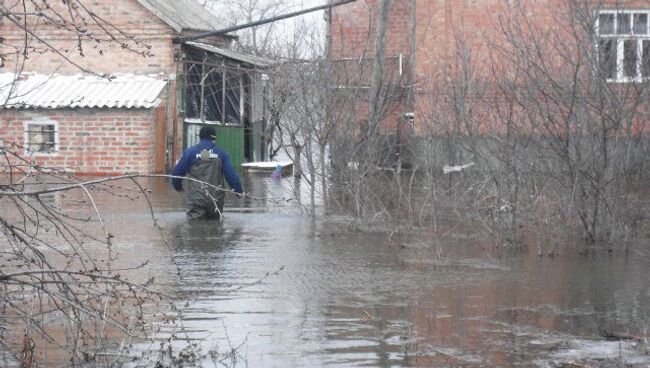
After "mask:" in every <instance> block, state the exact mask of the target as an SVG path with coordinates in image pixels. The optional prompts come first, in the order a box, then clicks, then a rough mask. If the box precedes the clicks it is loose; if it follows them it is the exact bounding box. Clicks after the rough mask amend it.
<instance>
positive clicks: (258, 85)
mask: <svg viewBox="0 0 650 368" xmlns="http://www.w3.org/2000/svg"><path fill="white" fill-rule="evenodd" d="M50 5H51V6H52V7H54V8H56V7H60V6H63V5H61V4H59V3H56V4H55V3H52V4H50ZM16 6H20V7H22V4H21V5H16ZM28 6H32V5H29V4H28ZM90 7H91V9H90V11H91V12H92V14H93V16H96V17H98V18H97V19H100V20H101V22H104V23H101V22H99V23H95V24H91V25H89V30H90V31H91V32H99V29H98V28H100V27H101V26H104V27H106V26H108V25H110V27H112V26H114V27H115V29H117V30H119V31H118V33H117V34H118V38H117V39H116V42H112V43H111V42H103V43H94V42H88V41H86V42H84V44H83V50H82V53H83V55H80V53H79V52H75V51H76V48H77V41H78V40H77V37H76V35H74V34H72V33H71V32H69V31H65V30H61V28H60V27H59V28H56V27H53V26H47V25H40V26H39V27H36V26H35V25H32V26H33V38H31V40H30V42H32V43H33V44H36V45H37V44H38V43H39V41H40V42H48V43H49V44H50V45H52V46H53V47H52V48H53V49H56V50H60V53H62V54H64V55H65V56H66V57H67V58H68V60H65V59H64V58H62V57H61V55H60V54H59V52H53V51H52V50H48V51H47V52H32V53H30V54H29V57H28V58H26V59H25V60H23V59H21V55H20V51H19V47H16V45H20V44H21V42H22V40H23V39H25V32H24V31H23V30H21V29H19V28H18V27H16V26H15V25H14V24H12V22H11V21H8V20H7V19H3V20H4V21H0V37H1V38H2V40H3V42H2V44H1V45H0V46H1V50H2V51H1V53H0V55H1V56H2V63H1V64H0V65H1V67H0V98H1V99H2V102H1V103H0V106H1V108H0V142H4V144H10V143H14V144H16V145H17V146H18V147H21V148H20V151H21V152H24V155H25V157H27V158H29V159H30V160H34V161H35V162H36V163H37V164H38V165H42V166H47V167H55V168H64V169H66V170H69V171H71V172H74V173H77V174H94V175H117V174H122V173H127V172H128V173H130V172H137V173H160V172H165V171H167V170H169V168H170V167H171V166H172V165H173V164H174V162H175V161H176V159H177V157H178V156H179V154H180V152H182V149H183V148H184V145H189V144H191V143H193V142H194V141H195V140H196V139H197V137H196V134H197V130H198V127H200V126H201V125H203V124H214V125H215V126H217V129H218V131H220V134H219V135H220V139H221V142H220V144H221V145H224V146H226V147H225V148H226V149H228V150H229V151H230V152H231V155H232V157H233V161H234V162H235V164H239V163H241V162H242V161H244V160H246V158H247V157H249V158H251V159H253V158H255V159H261V155H262V152H263V149H262V147H261V144H262V143H261V141H260V139H255V138H258V136H259V132H258V131H259V130H261V129H263V126H262V124H263V123H262V121H263V119H262V109H263V107H262V102H263V101H262V100H263V99H262V94H261V93H262V83H263V82H262V69H263V68H264V67H266V66H268V61H266V60H263V59H260V58H256V57H253V56H250V55H242V54H240V53H237V52H234V51H232V50H229V48H228V47H229V45H230V43H231V41H232V40H233V37H231V36H228V35H219V36H211V37H208V38H203V39H201V41H200V42H187V43H185V42H179V38H180V37H182V36H191V35H195V34H200V33H204V32H209V31H215V30H217V29H219V28H223V25H221V24H220V22H219V20H218V19H216V18H215V17H214V16H212V15H211V14H209V13H208V12H207V11H206V10H205V9H203V8H202V7H201V6H200V5H198V3H196V2H195V1H193V0H174V1H166V0H111V1H108V0H96V1H93V3H92V6H90ZM10 10H13V11H17V12H22V11H21V10H20V9H10ZM43 11H47V10H43ZM62 14H66V13H65V12H63V13H62ZM29 19H30V18H29V17H28V18H27V21H28V22H29ZM30 29H32V28H30ZM36 38H38V40H39V41H36V40H35V39H36ZM127 42H131V43H134V42H136V43H135V47H140V49H143V50H145V52H142V53H141V54H138V53H136V52H132V51H130V50H127V48H125V47H122V46H121V45H122V44H124V43H127ZM12 45H13V46H12ZM75 64H76V65H79V66H81V67H82V68H84V69H86V70H90V71H92V72H93V73H96V74H106V75H110V76H111V78H102V77H100V76H98V75H91V74H88V73H83V72H82V71H81V70H80V68H79V67H77V66H75ZM17 71H20V72H19V73H18V72H17Z"/></svg>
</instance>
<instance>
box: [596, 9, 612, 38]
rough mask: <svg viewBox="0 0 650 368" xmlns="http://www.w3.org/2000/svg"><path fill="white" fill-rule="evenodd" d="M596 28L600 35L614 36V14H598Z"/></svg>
mask: <svg viewBox="0 0 650 368" xmlns="http://www.w3.org/2000/svg"><path fill="white" fill-rule="evenodd" d="M598 28H599V32H600V34H601V35H605V34H614V14H613V13H603V14H600V15H599V16H598Z"/></svg>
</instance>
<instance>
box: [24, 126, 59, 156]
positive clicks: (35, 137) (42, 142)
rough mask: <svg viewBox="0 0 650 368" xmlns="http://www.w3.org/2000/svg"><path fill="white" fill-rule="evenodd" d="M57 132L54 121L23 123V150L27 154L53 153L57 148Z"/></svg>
mask: <svg viewBox="0 0 650 368" xmlns="http://www.w3.org/2000/svg"><path fill="white" fill-rule="evenodd" d="M58 138H59V132H58V130H57V125H56V123H54V122H47V123H43V122H28V123H25V151H26V152H27V153H28V154H45V155H49V154H53V153H56V152H57V151H58V150H59V147H58Z"/></svg>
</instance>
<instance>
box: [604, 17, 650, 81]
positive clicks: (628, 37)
mask: <svg viewBox="0 0 650 368" xmlns="http://www.w3.org/2000/svg"><path fill="white" fill-rule="evenodd" d="M603 14H612V15H613V16H614V30H613V33H606V34H601V33H600V16H601V15H603ZM619 14H629V15H630V24H629V27H630V29H629V30H628V31H627V33H624V34H621V33H620V31H619V29H618V18H619V17H618V15H619ZM635 14H645V15H646V33H645V34H635V33H634V15H635ZM595 31H596V49H598V47H599V43H600V41H601V40H613V41H614V42H615V44H616V60H615V68H616V70H615V72H616V78H609V77H608V78H607V79H606V80H607V82H611V83H643V82H645V81H648V80H650V75H646V76H644V75H643V74H642V73H643V67H644V65H643V44H644V42H650V9H600V10H598V11H596V16H595ZM626 41H635V42H636V75H635V76H634V77H629V76H626V75H625V42H626ZM597 55H598V57H600V56H599V53H597ZM646 57H650V56H646ZM598 64H599V65H600V62H599V63H598Z"/></svg>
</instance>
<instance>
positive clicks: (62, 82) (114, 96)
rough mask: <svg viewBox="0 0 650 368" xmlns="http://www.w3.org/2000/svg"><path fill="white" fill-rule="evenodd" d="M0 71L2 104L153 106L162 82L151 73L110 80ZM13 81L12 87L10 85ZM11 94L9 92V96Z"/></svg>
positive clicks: (100, 106) (32, 105) (23, 106)
mask: <svg viewBox="0 0 650 368" xmlns="http://www.w3.org/2000/svg"><path fill="white" fill-rule="evenodd" d="M13 80H14V74H13V73H2V74H0V107H2V108H44V109H61V108H75V107H80V108H102V107H108V108H127V109H128V108H154V107H157V106H158V105H159V104H160V98H159V95H160V92H162V90H163V88H164V87H165V84H166V83H167V82H166V81H164V80H160V79H157V78H154V77H151V76H144V75H121V76H117V77H115V78H114V79H112V80H108V79H105V78H100V77H95V76H82V75H43V74H23V75H21V77H20V79H19V80H18V81H17V82H16V83H15V85H14V84H13V83H12V82H13ZM12 85H13V88H12ZM8 95H10V96H8Z"/></svg>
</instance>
